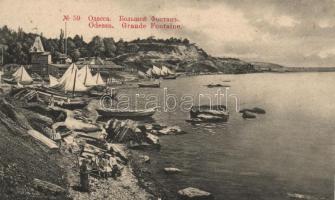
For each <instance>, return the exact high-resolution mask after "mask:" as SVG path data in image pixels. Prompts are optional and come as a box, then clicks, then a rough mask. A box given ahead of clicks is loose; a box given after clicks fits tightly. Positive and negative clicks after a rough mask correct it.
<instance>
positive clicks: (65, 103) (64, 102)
mask: <svg viewBox="0 0 335 200" xmlns="http://www.w3.org/2000/svg"><path fill="white" fill-rule="evenodd" d="M36 92H37V93H36V94H37V100H38V101H40V102H42V103H45V104H48V105H52V104H53V105H56V106H59V107H63V108H66V109H81V108H84V107H85V106H86V105H87V104H88V102H87V101H85V100H84V99H82V98H78V97H77V98H73V97H68V96H64V95H60V94H57V93H54V92H51V91H45V90H43V89H36Z"/></svg>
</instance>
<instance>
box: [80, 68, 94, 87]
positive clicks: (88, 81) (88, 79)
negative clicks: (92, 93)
mask: <svg viewBox="0 0 335 200" xmlns="http://www.w3.org/2000/svg"><path fill="white" fill-rule="evenodd" d="M78 77H79V79H80V81H81V82H82V83H83V84H84V85H85V86H86V87H90V86H94V85H96V83H95V80H94V77H93V75H92V73H91V69H90V68H89V66H88V65H85V66H84V67H83V68H81V69H80V70H79V71H78Z"/></svg>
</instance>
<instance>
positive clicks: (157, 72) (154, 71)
mask: <svg viewBox="0 0 335 200" xmlns="http://www.w3.org/2000/svg"><path fill="white" fill-rule="evenodd" d="M152 73H153V74H154V75H158V76H160V75H161V69H159V68H158V67H156V66H155V65H154V66H153V67H152Z"/></svg>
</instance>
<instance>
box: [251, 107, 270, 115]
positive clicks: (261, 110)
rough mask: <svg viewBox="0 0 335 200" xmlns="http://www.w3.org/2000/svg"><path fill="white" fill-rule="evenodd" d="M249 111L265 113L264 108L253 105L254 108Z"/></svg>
mask: <svg viewBox="0 0 335 200" xmlns="http://www.w3.org/2000/svg"><path fill="white" fill-rule="evenodd" d="M251 112H253V113H257V114H265V113H266V111H265V110H264V109H262V108H258V107H254V108H253V109H252V110H251Z"/></svg>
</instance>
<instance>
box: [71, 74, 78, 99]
mask: <svg viewBox="0 0 335 200" xmlns="http://www.w3.org/2000/svg"><path fill="white" fill-rule="evenodd" d="M76 79H77V69H76V71H75V72H74V83H73V89H72V96H73V97H74V90H75V88H76Z"/></svg>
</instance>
